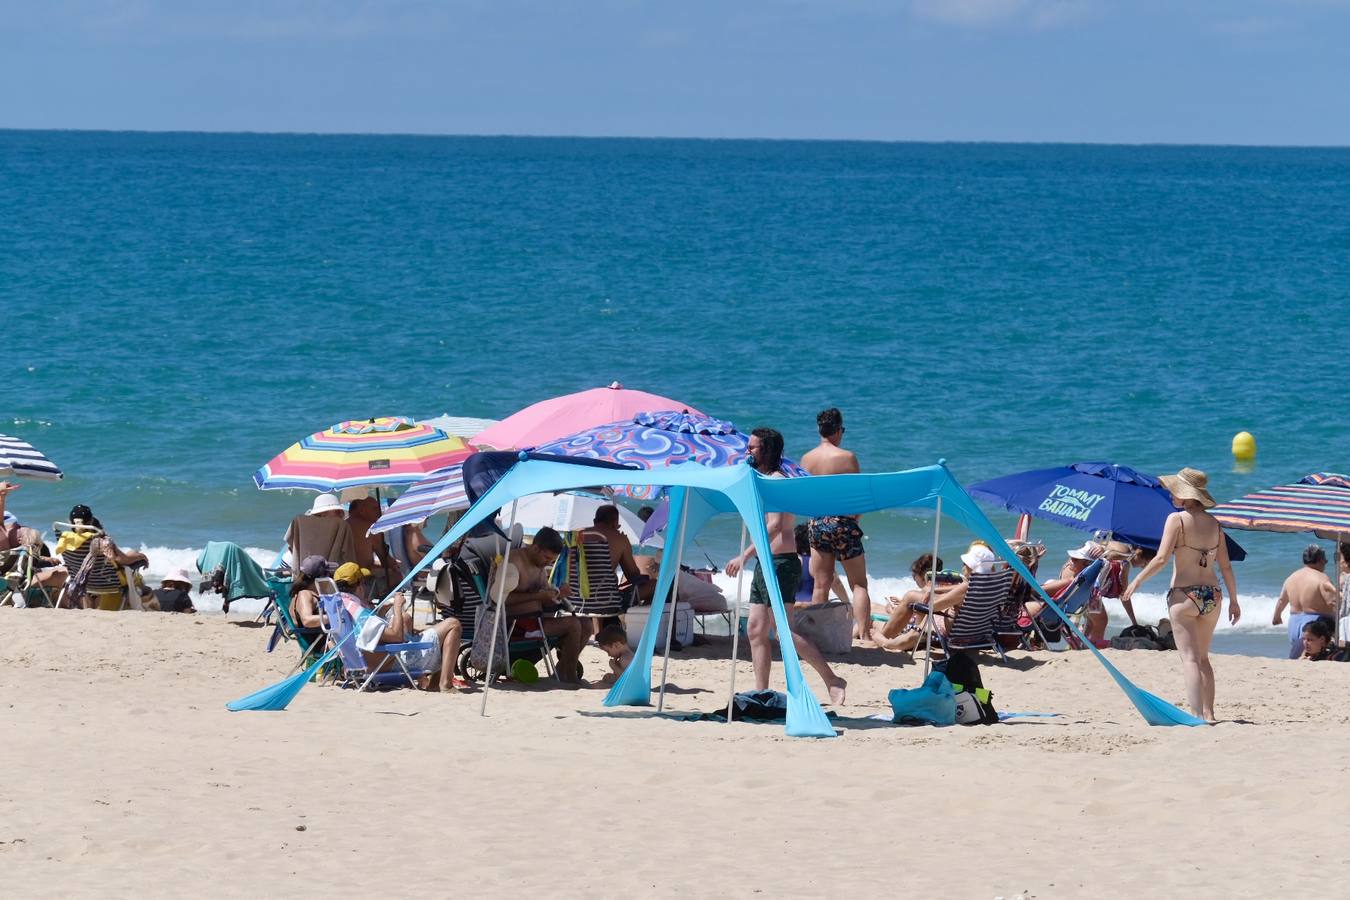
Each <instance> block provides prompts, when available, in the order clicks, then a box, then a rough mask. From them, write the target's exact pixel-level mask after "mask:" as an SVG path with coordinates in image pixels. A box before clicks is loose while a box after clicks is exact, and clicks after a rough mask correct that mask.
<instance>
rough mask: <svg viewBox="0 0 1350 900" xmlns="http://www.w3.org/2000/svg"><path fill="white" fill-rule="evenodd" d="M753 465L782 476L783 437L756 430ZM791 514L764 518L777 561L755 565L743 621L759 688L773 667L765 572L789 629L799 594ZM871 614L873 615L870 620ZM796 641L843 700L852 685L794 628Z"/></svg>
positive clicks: (744, 558)
mask: <svg viewBox="0 0 1350 900" xmlns="http://www.w3.org/2000/svg"><path fill="white" fill-rule="evenodd" d="M748 449H749V453H750V465H752V466H754V467H755V470H756V471H758V472H759V473H760V474H761V475H764V476H765V477H767V478H782V477H783V472H782V464H783V435H781V434H779V433H778V432H777V431H775V430H774V429H772V428H756V429H755V430H754V431H752V432H751V433H750V445H749V448H748ZM793 521H794V517H793V515H792V513H785V512H773V513H768V514H766V515H765V516H764V525H765V527H766V528H767V530H768V532H769V552H770V553H772V554H773V559H771V560H769V561H768V563H767V564H766V563H765V562H764V561H763V560H761V561H760V562H759V564H758V565H757V566H756V567H755V577H754V580H753V581H752V582H751V585H750V611H749V615H748V618H747V620H746V625H745V633H746V637H747V638H749V641H750V661H751V664H752V665H753V667H754V670H755V687H756V689H758V690H761V691H766V690H768V689H769V672H770V671H771V670H772V668H773V643H772V641H771V635H772V634H773V625H774V622H773V608H772V606H771V605H770V597H769V586H768V582H766V581H765V577H766V576H765V574H764V570H765V569H766V568H768V569H771V570H772V572H773V575H774V578H776V579H777V580H778V590H779V592H780V593H781V594H782V597H783V604H784V607H785V610H784V611H785V612H786V614H787V617H788V624H789V627H790V626H791V623H792V598H793V596H794V595H796V593H797V582H799V581H800V580H801V577H802V564H801V560H800V559H798V558H797V538H796V536H795V535H794V534H793ZM755 555H756V553H755V545H754V544H753V543H752V544H751V545H750V546H749V547H747V548H746V550H745V552H744V553H742V554H741V555H739V556H736V557H734V558H732V559H731V560H729V561H728V562H727V565H726V573H727V574H728V575H730V576H731V577H733V578H735V577H736V575H737V573H739V572H740V571H741V568H742V567H743V566H745V564H746V563H747V562H749V561H750V559H751V557H754V556H755ZM870 617H871V616H870V613H869V619H870ZM792 642H793V644H794V645H795V646H796V648H797V655H798V656H800V657H801V658H802V661H803V662H805V663H807V664H808V665H809V666H811V668H813V669H815V670H816V671H817V672H818V673H820V677H821V678H822V679H824V681H825V687H826V689H828V690H829V692H830V702H831V703H833V704H834V705H835V706H842V705H843V703H844V689H845V688H846V687H847V686H848V683H847V682H846V681H844V679H842V678H840V677H839V676H838V675H836V674H834V670H833V669H831V668H830V664H829V663H827V662H826V661H825V657H824V656H822V655H821V653H820V650H819V649H818V648H817V647H816V645H815V644H813V643H811V642H810V641H809V640H807V639H806V638H804V637H802V636H801V635H799V634H797V633H796V632H795V631H794V632H792Z"/></svg>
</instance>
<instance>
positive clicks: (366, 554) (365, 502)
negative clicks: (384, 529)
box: [347, 497, 403, 597]
mask: <svg viewBox="0 0 1350 900" xmlns="http://www.w3.org/2000/svg"><path fill="white" fill-rule="evenodd" d="M379 518H380V503H379V501H378V500H376V499H375V498H374V497H362V498H360V499H359V500H353V501H352V502H351V503H350V504H349V505H348V506H347V524H348V525H350V526H351V529H352V541H353V542H354V544H355V548H356V562H357V564H358V565H360V566H361V567H362V568H364V569H369V570H370V572H371V576H370V583H369V584H368V585H367V587H368V589H369V590H370V592H371V594H372V596H376V597H383V596H384V595H385V593H386V592H387V591H388V590H389V588H391V587H393V586H394V585H396V584H398V583H399V580H400V579H401V578H402V577H403V573H402V572H401V571H400V570H399V567H398V560H397V559H395V558H394V554H393V553H392V552H391V551H390V550H389V544H388V543H387V542H386V541H385V539H384V535H383V534H370V533H369V531H370V527H371V526H372V525H374V524H375V521H376V520H377V519H379Z"/></svg>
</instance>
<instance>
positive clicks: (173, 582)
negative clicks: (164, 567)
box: [153, 569, 197, 613]
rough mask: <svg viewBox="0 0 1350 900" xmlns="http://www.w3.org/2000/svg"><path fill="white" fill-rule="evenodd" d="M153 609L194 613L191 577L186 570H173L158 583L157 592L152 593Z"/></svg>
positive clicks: (195, 608) (195, 609)
mask: <svg viewBox="0 0 1350 900" xmlns="http://www.w3.org/2000/svg"><path fill="white" fill-rule="evenodd" d="M153 597H154V600H155V607H156V608H157V609H158V610H159V611H160V612H171V613H195V612H196V611H197V607H195V606H193V605H192V576H191V575H189V574H188V571H187V569H174V570H173V571H171V572H169V574H167V575H165V576H164V577H163V578H161V579H160V581H159V590H157V591H154V592H153Z"/></svg>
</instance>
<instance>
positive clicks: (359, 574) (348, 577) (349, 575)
mask: <svg viewBox="0 0 1350 900" xmlns="http://www.w3.org/2000/svg"><path fill="white" fill-rule="evenodd" d="M369 577H370V570H369V569H367V568H365V567H363V566H358V565H357V564H356V563H354V562H346V563H343V564H342V565H340V566H338V567H337V571H336V572H334V573H333V580H334V581H343V582H346V583H347V584H360V583H361V582H363V581H365V580H366V579H367V578H369Z"/></svg>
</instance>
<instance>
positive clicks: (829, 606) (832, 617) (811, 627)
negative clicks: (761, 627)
mask: <svg viewBox="0 0 1350 900" xmlns="http://www.w3.org/2000/svg"><path fill="white" fill-rule="evenodd" d="M792 630H793V631H795V632H796V633H797V634H800V635H801V636H802V637H804V638H806V639H807V640H808V641H810V642H811V643H813V644H815V645H816V649H818V650H820V652H821V653H830V654H836V655H837V654H843V653H848V652H849V651H850V650H852V649H853V607H852V606H850V605H849V604H847V603H845V602H843V601H842V600H835V601H833V602H831V603H822V604H820V605H818V606H800V605H799V606H798V607H797V608H796V609H795V610H794V611H793V613H792Z"/></svg>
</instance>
